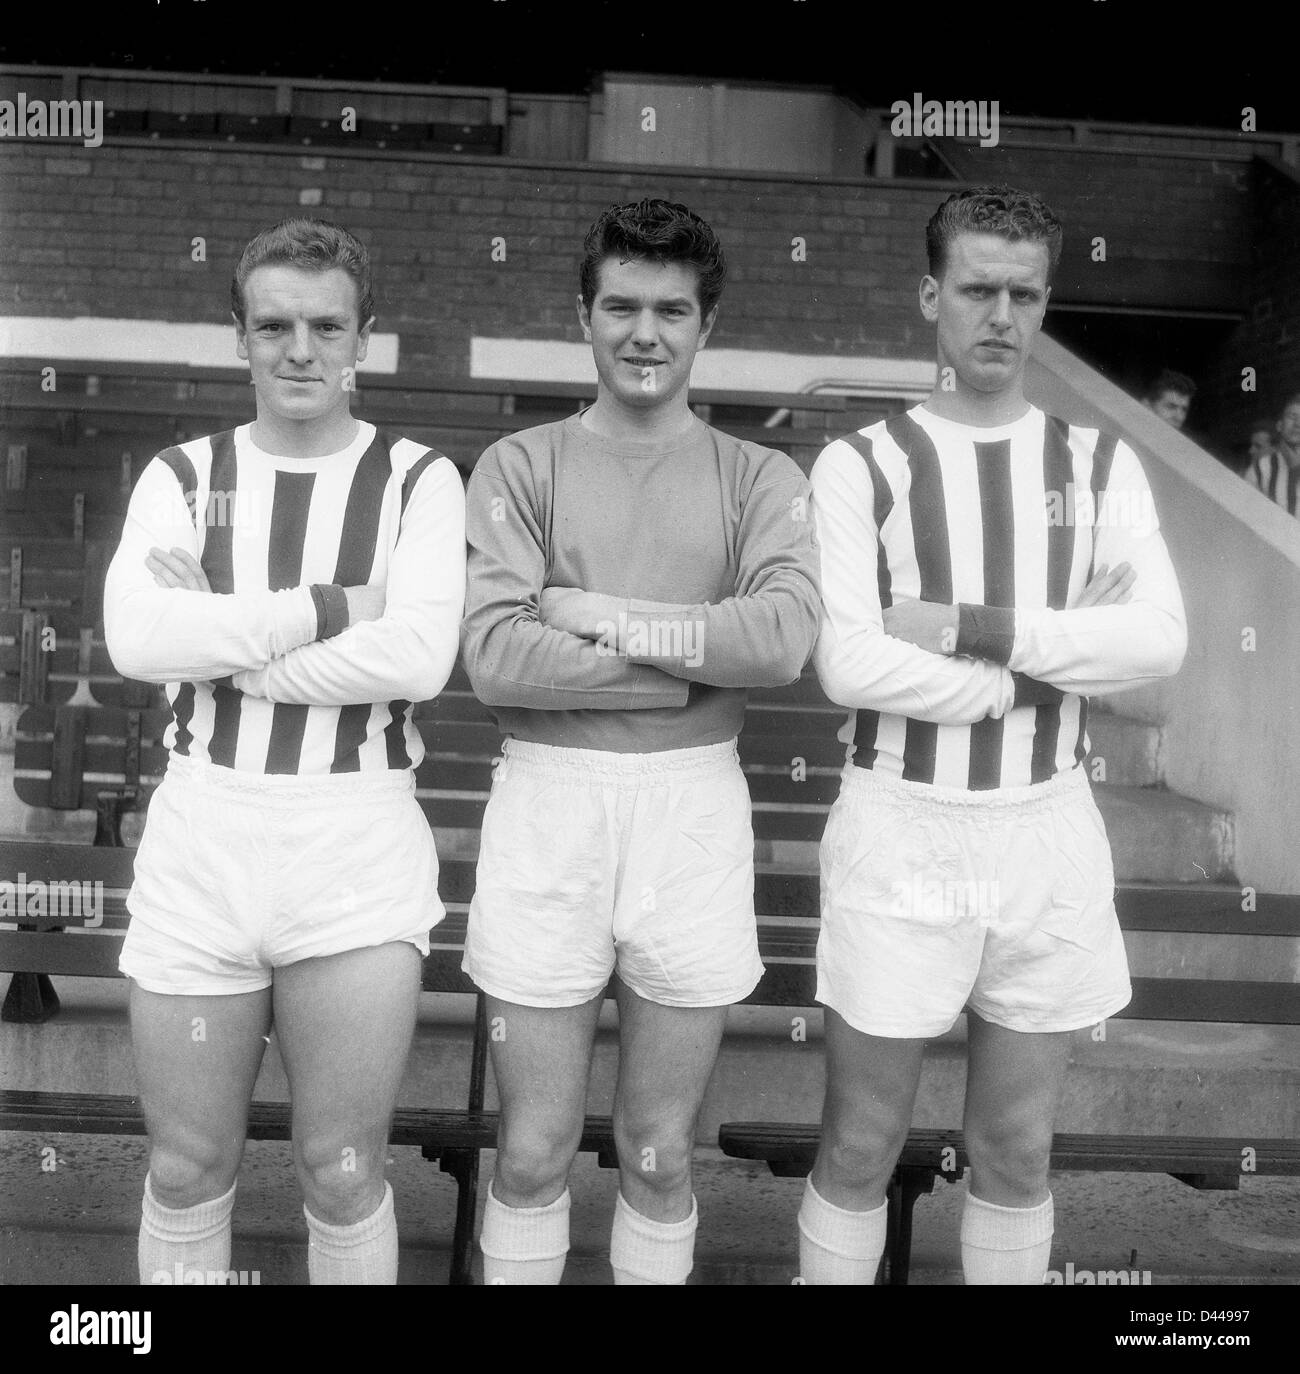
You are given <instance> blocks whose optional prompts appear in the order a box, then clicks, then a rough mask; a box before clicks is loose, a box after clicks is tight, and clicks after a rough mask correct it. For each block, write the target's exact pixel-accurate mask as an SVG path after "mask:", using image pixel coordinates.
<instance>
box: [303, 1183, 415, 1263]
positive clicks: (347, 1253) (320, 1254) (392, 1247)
mask: <svg viewBox="0 0 1300 1374" xmlns="http://www.w3.org/2000/svg"><path fill="white" fill-rule="evenodd" d="M302 1214H303V1216H305V1217H306V1218H307V1281H308V1283H310V1284H312V1285H313V1286H314V1285H318V1284H334V1285H344V1284H346V1285H348V1286H355V1285H359V1284H395V1283H396V1282H397V1216H396V1214H395V1213H394V1211H393V1186H392V1184H391V1183H385V1184H384V1200H383V1201H382V1202H381V1203H380V1204H379V1206H378V1207H376V1208H375V1210H374V1211H373V1212H371V1214H370V1215H369V1216H368V1217H364V1218H363V1219H362V1220H361V1221H354V1222H352V1223H351V1225H348V1226H331V1225H330V1224H329V1223H328V1222H324V1221H320V1220H319V1219H318V1218H316V1217H314V1216H312V1214H311V1213H310V1212H309V1211H308V1210H307V1208H306V1207H305V1206H304V1207H303V1209H302Z"/></svg>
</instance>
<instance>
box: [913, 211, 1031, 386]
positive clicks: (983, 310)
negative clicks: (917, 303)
mask: <svg viewBox="0 0 1300 1374" xmlns="http://www.w3.org/2000/svg"><path fill="white" fill-rule="evenodd" d="M1047 269H1048V254H1047V245H1046V244H1045V243H1039V242H1034V241H1031V240H1027V239H1021V240H1020V241H1018V242H1014V243H1013V242H1012V241H1011V240H1010V239H1004V238H1002V237H1001V236H1000V235H998V234H959V235H958V236H957V237H956V238H955V239H954V240H953V241H952V242H951V243H950V244H949V245H948V259H947V262H946V264H945V266H944V269H943V275H942V277H941V278H940V279H939V280H936V279H935V278H934V277H929V276H927V277H925V278H924V279H923V280H922V282H921V313H922V315H924V316H925V318H926V319H927V320H929V321H931V322H932V323H934V322H937V323H938V326H939V338H938V351H939V366H940V368H944V367H951V368H952V369H953V370H954V371H955V372H956V374H957V377H958V379H959V380H960V381H961V382H962V383H963V384H964V385H965V386H967V387H969V388H971V389H972V390H974V391H982V392H986V393H993V392H1001V391H1007V390H1010V389H1012V388H1015V387H1018V386H1019V385H1020V383H1021V379H1022V378H1023V376H1024V371H1025V362H1026V360H1027V359H1028V357H1029V348H1030V345H1031V344H1032V343H1033V340H1034V335H1035V334H1037V333H1038V331H1039V329H1040V328H1041V326H1042V323H1043V312H1044V311H1045V310H1046V309H1047V298H1048V296H1049V295H1050V294H1051V288H1050V287H1049V286H1048V285H1047ZM941 385H942V383H941Z"/></svg>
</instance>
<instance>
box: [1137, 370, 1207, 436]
mask: <svg viewBox="0 0 1300 1374" xmlns="http://www.w3.org/2000/svg"><path fill="white" fill-rule="evenodd" d="M1195 395H1196V383H1195V382H1194V381H1192V379H1191V378H1190V377H1189V376H1187V375H1186V374H1185V373H1183V372H1174V371H1172V370H1171V369H1170V368H1165V369H1164V371H1163V372H1161V373H1160V375H1159V376H1158V377H1157V378H1156V379H1155V381H1154V382H1152V383H1151V385H1150V386H1149V387H1148V388H1147V394H1146V395H1145V396H1144V397H1143V398H1142V404H1143V405H1144V406H1146V408H1147V409H1148V410H1153V411H1155V413H1156V414H1157V415H1158V416H1159V417H1160V418H1161V419H1162V420H1164V421H1166V422H1167V423H1168V424H1171V425H1173V427H1174V428H1175V429H1182V427H1183V426H1184V425H1185V424H1186V423H1187V412H1188V410H1189V409H1190V408H1191V404H1192V397H1193V396H1195Z"/></svg>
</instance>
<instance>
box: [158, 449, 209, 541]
mask: <svg viewBox="0 0 1300 1374" xmlns="http://www.w3.org/2000/svg"><path fill="white" fill-rule="evenodd" d="M158 461H159V462H160V463H166V464H167V466H168V467H169V468H171V470H172V473H173V475H174V476H175V478H176V480H177V482H179V483H180V488H181V495H182V496H183V497H184V498H185V504H186V505H187V506H188V507H189V509H190V519H191V520H193V519H194V507H195V503H196V501H197V499H198V486H199V478H198V474H197V473H196V472H195V471H194V464H193V463H192V462H191V461H190V458H189V455H188V454H187V453H186V452H185V450H184V449H181V448H168V449H164V450H163V451H162V452H161V453H160V454H159V455H158ZM196 524H197V522H196Z"/></svg>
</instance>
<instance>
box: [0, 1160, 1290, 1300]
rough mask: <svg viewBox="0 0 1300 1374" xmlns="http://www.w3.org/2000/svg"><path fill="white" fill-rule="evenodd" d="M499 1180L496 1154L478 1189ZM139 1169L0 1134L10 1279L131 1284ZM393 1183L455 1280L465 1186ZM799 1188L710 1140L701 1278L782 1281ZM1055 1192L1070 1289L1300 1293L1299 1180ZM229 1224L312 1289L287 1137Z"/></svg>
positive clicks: (405, 1264) (406, 1267)
mask: <svg viewBox="0 0 1300 1374" xmlns="http://www.w3.org/2000/svg"><path fill="white" fill-rule="evenodd" d="M51 1161H52V1162H53V1168H52V1170H51V1168H50V1165H51ZM491 1170H492V1160H491V1155H490V1153H489V1154H486V1155H485V1156H484V1161H483V1178H484V1179H486V1178H487V1177H489V1176H490V1174H491ZM144 1172H145V1146H144V1142H143V1140H141V1139H136V1138H121V1137H97V1136H79V1135H50V1136H48V1137H45V1136H40V1137H38V1136H36V1135H34V1134H24V1133H7V1134H5V1135H4V1136H3V1137H0V1283H5V1284H83V1283H91V1284H95V1283H106V1284H129V1283H133V1282H134V1281H135V1236H136V1230H137V1227H138V1223H139V1208H140V1189H141V1186H142V1183H143V1179H144ZM389 1178H390V1180H391V1181H392V1184H393V1191H394V1195H395V1200H396V1207H397V1215H398V1223H399V1231H400V1234H401V1243H402V1252H401V1271H400V1282H402V1283H404V1284H419V1283H432V1284H441V1283H444V1282H445V1281H446V1273H447V1264H448V1246H449V1243H450V1235H451V1228H452V1219H453V1215H454V1207H455V1185H454V1183H453V1182H452V1180H451V1179H450V1178H449V1177H447V1176H446V1175H444V1174H442V1173H440V1172H439V1171H438V1169H437V1168H435V1167H434V1166H432V1165H430V1164H428V1163H426V1162H425V1161H424V1160H423V1159H422V1158H421V1156H420V1153H419V1151H418V1150H416V1149H414V1148H406V1147H395V1148H394V1149H393V1150H392V1152H391V1162H390V1165H389ZM615 1186H616V1181H615V1177H614V1175H613V1174H612V1173H611V1172H607V1171H604V1170H601V1169H599V1168H598V1167H597V1165H596V1163H595V1160H594V1159H592V1158H591V1157H589V1156H588V1157H582V1158H580V1159H579V1161H578V1163H577V1165H576V1166H575V1168H574V1172H573V1177H572V1183H571V1187H572V1191H573V1212H572V1249H571V1252H570V1258H569V1264H568V1269H567V1271H566V1275H565V1282H566V1283H570V1284H597V1285H599V1284H607V1283H609V1282H610V1275H609V1265H608V1259H607V1255H608V1244H609V1225H610V1218H611V1214H612V1206H613V1200H614V1189H615ZM802 1187H803V1184H802V1181H801V1180H798V1179H779V1178H773V1177H772V1176H771V1175H770V1174H769V1173H768V1172H767V1170H766V1168H764V1167H761V1166H758V1165H750V1164H747V1163H743V1162H739V1161H735V1160H729V1159H725V1158H724V1157H723V1156H722V1155H721V1154H720V1153H719V1152H718V1151H717V1150H713V1149H706V1148H701V1149H700V1151H699V1152H698V1156H697V1167H696V1195H697V1197H698V1199H699V1206H700V1229H699V1233H698V1237H697V1245H696V1271H695V1274H694V1276H693V1278H692V1282H693V1283H699V1284H740V1285H750V1284H760V1285H761V1284H780V1285H787V1284H789V1283H790V1282H791V1281H792V1280H793V1278H794V1276H795V1273H796V1268H797V1265H796V1246H795V1230H794V1219H795V1213H796V1211H797V1209H798V1205H799V1197H800V1192H801V1189H802ZM480 1191H481V1190H480ZM963 1191H964V1185H962V1184H957V1185H949V1184H945V1183H942V1182H940V1183H939V1184H938V1185H937V1186H936V1190H935V1192H934V1193H933V1194H932V1195H931V1196H929V1197H923V1198H921V1199H920V1201H919V1202H918V1203H917V1207H916V1214H915V1236H914V1245H913V1266H914V1267H913V1282H914V1283H918V1284H955V1283H959V1282H960V1267H959V1266H960V1261H959V1251H958V1242H957V1237H958V1228H959V1222H960V1211H961V1200H962V1193H963ZM1053 1193H1054V1195H1055V1198H1056V1217H1057V1229H1056V1240H1055V1244H1054V1247H1053V1252H1052V1268H1053V1270H1054V1271H1056V1273H1057V1274H1058V1275H1060V1277H1061V1279H1062V1281H1064V1279H1065V1277H1066V1275H1067V1274H1068V1275H1069V1276H1070V1277H1071V1278H1074V1277H1075V1276H1078V1275H1079V1274H1080V1273H1081V1272H1083V1271H1087V1272H1088V1273H1089V1274H1094V1275H1095V1274H1097V1273H1099V1272H1100V1271H1116V1270H1135V1269H1136V1270H1137V1271H1138V1273H1139V1275H1140V1276H1141V1277H1140V1281H1141V1282H1149V1283H1150V1284H1152V1285H1165V1284H1185V1283H1194V1284H1205V1283H1228V1284H1248V1285H1255V1284H1297V1283H1300V1179H1272V1178H1252V1179H1247V1180H1245V1181H1244V1182H1243V1185H1242V1188H1241V1189H1240V1191H1239V1192H1236V1193H1198V1192H1196V1191H1194V1190H1193V1189H1191V1188H1188V1187H1187V1186H1185V1185H1184V1184H1181V1183H1179V1182H1177V1181H1176V1180H1174V1179H1171V1178H1168V1177H1164V1176H1146V1175H1134V1174H1059V1175H1057V1176H1056V1177H1055V1179H1054V1180H1053ZM234 1230H235V1240H234V1249H233V1254H232V1259H231V1263H232V1267H233V1268H235V1269H236V1270H245V1271H248V1272H250V1273H251V1272H253V1271H256V1272H257V1273H258V1274H260V1282H261V1283H263V1284H301V1283H305V1282H306V1230H305V1225H304V1222H303V1219H302V1212H301V1203H300V1201H299V1198H298V1193H297V1188H296V1184H295V1182H294V1177H293V1169H292V1164H291V1159H290V1154H289V1146H288V1144H287V1143H284V1142H278V1141H258V1142H252V1143H250V1144H249V1146H248V1150H247V1153H246V1155H245V1158H244V1165H243V1169H242V1172H241V1174H240V1180H239V1192H238V1193H237V1195H236V1203H235V1215H234ZM1071 1266H1072V1268H1071ZM1147 1273H1149V1274H1150V1278H1149V1279H1147V1278H1146V1277H1145V1275H1146V1274H1147ZM1084 1281H1086V1280H1084Z"/></svg>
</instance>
